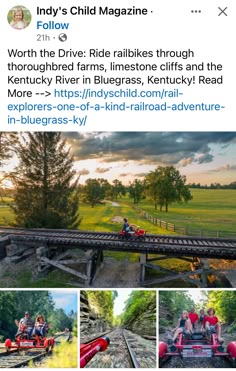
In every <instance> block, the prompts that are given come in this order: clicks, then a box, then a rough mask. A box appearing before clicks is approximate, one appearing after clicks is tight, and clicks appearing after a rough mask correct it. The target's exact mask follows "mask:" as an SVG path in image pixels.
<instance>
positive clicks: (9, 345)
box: [5, 325, 55, 352]
mask: <svg viewBox="0 0 236 371" xmlns="http://www.w3.org/2000/svg"><path fill="white" fill-rule="evenodd" d="M54 343H55V340H54V338H53V337H46V336H38V335H32V336H29V333H28V331H27V326H25V325H21V326H20V328H19V331H18V333H17V334H16V337H15V341H12V340H11V339H6V341H5V348H6V351H7V352H10V350H11V349H17V350H19V351H20V350H25V349H45V350H46V352H49V351H52V349H53V347H54Z"/></svg>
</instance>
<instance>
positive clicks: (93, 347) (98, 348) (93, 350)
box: [80, 336, 110, 368]
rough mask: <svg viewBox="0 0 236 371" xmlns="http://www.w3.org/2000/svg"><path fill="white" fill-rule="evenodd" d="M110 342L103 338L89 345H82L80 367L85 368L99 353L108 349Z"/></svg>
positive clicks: (105, 337)
mask: <svg viewBox="0 0 236 371" xmlns="http://www.w3.org/2000/svg"><path fill="white" fill-rule="evenodd" d="M109 343H110V340H109V338H108V337H107V336H103V337H101V338H98V339H96V340H93V341H91V342H90V343H87V344H81V345H80V367H81V368H83V367H85V366H86V365H87V363H88V362H89V361H90V360H91V359H92V358H93V357H94V356H95V355H96V354H97V353H98V352H104V350H106V349H107V347H108V345H109Z"/></svg>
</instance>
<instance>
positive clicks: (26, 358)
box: [0, 349, 47, 369]
mask: <svg viewBox="0 0 236 371" xmlns="http://www.w3.org/2000/svg"><path fill="white" fill-rule="evenodd" d="M46 355H47V352H45V351H42V350H41V351H39V350H38V349H37V350H32V349H31V350H28V351H24V352H22V353H21V354H19V353H18V352H9V353H7V352H3V353H0V368H5V369H7V368H18V367H21V366H25V365H28V363H29V362H31V361H32V362H34V361H38V360H39V359H41V358H42V357H45V356H46Z"/></svg>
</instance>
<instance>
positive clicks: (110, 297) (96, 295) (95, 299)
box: [84, 290, 118, 325]
mask: <svg viewBox="0 0 236 371" xmlns="http://www.w3.org/2000/svg"><path fill="white" fill-rule="evenodd" d="M84 294H85V295H86V296H87V297H88V301H89V304H90V307H92V308H94V309H95V311H96V313H97V314H99V316H100V317H103V318H104V319H105V320H106V322H108V323H109V324H110V325H112V324H113V321H114V313H113V309H114V301H115V299H116V297H117V296H118V293H117V291H110V290H106V291H99V290H98V291H85V292H84Z"/></svg>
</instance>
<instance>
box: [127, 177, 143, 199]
mask: <svg viewBox="0 0 236 371" xmlns="http://www.w3.org/2000/svg"><path fill="white" fill-rule="evenodd" d="M144 190H145V184H144V182H143V181H141V180H139V179H134V181H133V182H132V183H130V185H129V187H128V191H129V195H130V197H131V198H133V200H134V204H138V203H139V202H140V200H141V199H142V198H143V194H144Z"/></svg>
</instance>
